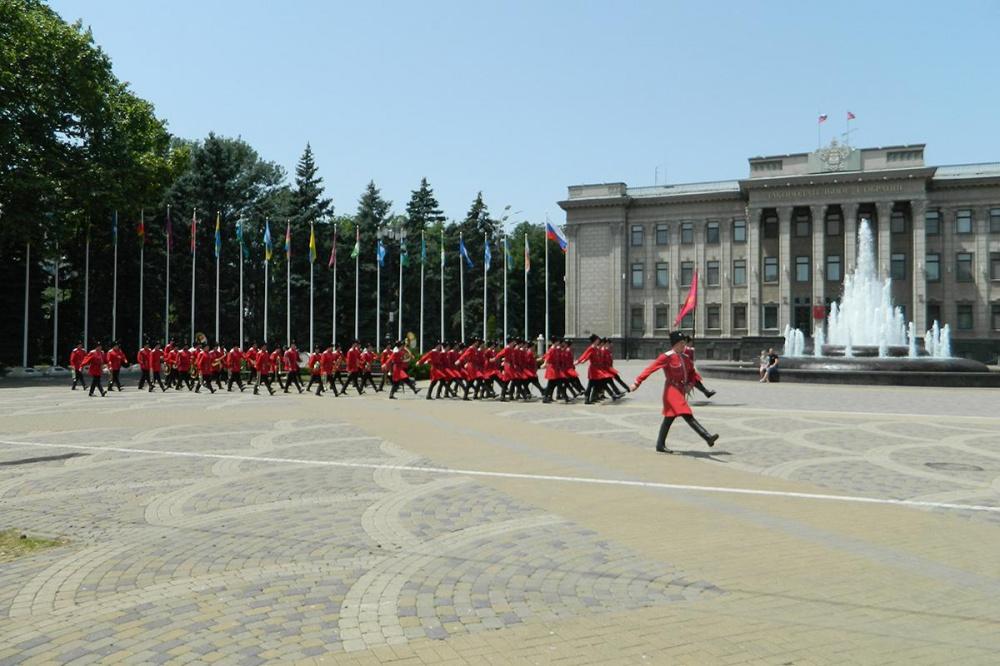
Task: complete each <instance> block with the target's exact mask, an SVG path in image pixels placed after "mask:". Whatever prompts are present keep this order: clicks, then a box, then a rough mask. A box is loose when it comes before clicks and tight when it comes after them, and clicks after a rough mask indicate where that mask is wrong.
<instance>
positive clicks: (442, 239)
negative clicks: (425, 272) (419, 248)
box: [439, 229, 444, 268]
mask: <svg viewBox="0 0 1000 666" xmlns="http://www.w3.org/2000/svg"><path fill="white" fill-rule="evenodd" d="M439 247H440V248H441V268H444V229H442V230H441V244H440V245H439Z"/></svg>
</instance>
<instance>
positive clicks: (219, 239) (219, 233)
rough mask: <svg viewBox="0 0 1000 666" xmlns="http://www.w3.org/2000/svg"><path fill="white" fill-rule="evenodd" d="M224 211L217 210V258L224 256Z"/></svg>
mask: <svg viewBox="0 0 1000 666" xmlns="http://www.w3.org/2000/svg"><path fill="white" fill-rule="evenodd" d="M221 224H222V213H220V212H219V211H215V258H216V259H218V258H219V257H220V256H222V227H221Z"/></svg>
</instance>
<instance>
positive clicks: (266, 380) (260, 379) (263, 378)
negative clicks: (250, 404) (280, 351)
mask: <svg viewBox="0 0 1000 666" xmlns="http://www.w3.org/2000/svg"><path fill="white" fill-rule="evenodd" d="M261 384H263V385H264V386H266V387H267V390H268V392H269V393H270V394H271V395H274V389H273V388H271V375H270V374H267V375H263V374H261V375H257V383H256V384H255V385H254V387H253V392H254V393H259V392H260V385H261Z"/></svg>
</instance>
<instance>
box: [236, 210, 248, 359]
mask: <svg viewBox="0 0 1000 666" xmlns="http://www.w3.org/2000/svg"><path fill="white" fill-rule="evenodd" d="M237 224H239V225H240V248H239V253H240V349H243V243H245V242H246V241H245V240H244V236H243V234H244V233H246V229H244V228H243V219H242V218H240V221H239V222H238V223H237Z"/></svg>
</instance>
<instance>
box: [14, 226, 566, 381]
mask: <svg viewBox="0 0 1000 666" xmlns="http://www.w3.org/2000/svg"><path fill="white" fill-rule="evenodd" d="M197 224H198V209H197V208H195V209H194V211H193V213H192V216H191V258H192V260H191V337H190V340H191V342H192V343H193V342H195V335H196V332H195V305H196V303H195V288H196V266H197V242H196V239H197ZM220 225H221V213H220V212H218V211H217V212H216V221H215V252H214V254H215V340H216V341H218V340H219V339H220V336H221V329H220V262H221V255H222V237H221V228H220ZM236 230H237V231H236V233H237V237H238V240H239V244H240V259H239V317H238V319H239V343H240V346H243V344H244V342H245V334H244V326H243V315H244V312H245V310H244V307H243V303H244V288H243V261H244V258H245V256H246V246H245V244H244V239H243V221H242V219H240V220H238V221H237V227H236ZM545 231H546V236H547V238H548V239H549V240H553V241H555V242H557V243H558V244H559V245H560V248H561V249H562V251H563V252H565V251H566V248H567V242H566V239H565V237H564V236H563V235H562V233H561V232H560V231H559V230H558V229H557V228H556V227H555V226H554V225H552V224H551V222H549V221H548V220H546V226H545ZM112 236H113V241H114V260H113V271H112V275H113V277H112V299H111V337H112V339H114V340H117V315H118V212H117V211H115V212H114V216H113V221H112ZM138 236H139V238H140V246H139V322H138V324H139V327H138V328H139V345H140V346H141V345H142V344H144V341H145V332H144V328H143V323H144V321H143V314H144V296H145V285H144V278H145V210H142V211H140V219H139V227H138ZM166 236H167V246H166V283H165V290H164V291H165V304H164V339H165V340H169V339H170V259H171V251H172V249H173V229H172V223H171V218H170V207H169V206H168V207H167V216H166ZM484 240H485V243H484V250H483V260H484V261H483V277H484V280H483V338H484V339H485V338H486V337H488V312H487V308H486V302H487V296H488V291H487V289H488V285H487V282H488V277H489V270H490V267H491V263H492V252H491V250H490V242H489V237H488V236H486V237H485V238H484ZM420 245H421V260H420V323H419V339H418V345H419V347H420V348H421V349H423V345H424V282H425V267H426V259H427V256H426V241H425V234H424V232H423V231H421V233H420ZM400 246H401V250H400V263H399V284H398V295H399V304H398V311H397V316H398V322H397V331H396V333H397V339H401V338H402V335H403V298H402V297H403V266H404V263H405V262H406V257H407V256H408V255H407V252H406V248H405V245H403V243H402V242H401V243H400ZM264 247H265V260H264V313H263V319H264V336H263V340H264V342H267V332H268V291H269V289H268V286H269V284H270V281H269V266H270V260H271V258H272V254H273V246H272V242H271V233H270V220H268V219H266V218H265V229H264ZM503 251H504V262H503V269H504V280H503V337H504V339H506V338H507V337H508V332H509V329H508V312H507V279H508V278H507V276H508V271H509V264H510V256H511V255H510V246H509V237H508V235H507V234H504V236H503ZM285 252H286V256H287V257H288V258H289V259H290V258H291V226H290V225H288V226H286V230H285ZM386 254H387V252H386V249H385V246H384V245H383V243H382V239H381V238H379V240H378V243H377V250H376V259H377V262H376V329H375V330H376V340H377V341H379V343H380V342H381V320H382V312H381V296H382V294H381V291H382V289H381V268H382V265H383V262H384V260H385V257H386ZM351 256H352V257H353V258H354V262H355V263H354V270H355V280H354V334H355V336H354V337H355V339H358V338H359V335H358V334H359V303H360V264H359V261H360V228H359V227H357V226H355V242H354V248H353V250H352V252H351ZM30 261H31V244H30V243H28V244H27V246H26V252H25V284H24V336H23V354H22V363H23V364H24V365H25V366H27V362H28V314H29V310H28V308H29V295H30ZM315 261H316V237H315V228H314V226H313V225H310V234H309V346H310V348H311V349H312V348H315V327H314V264H315ZM336 261H337V237H336V230H335V231H334V238H333V244H332V247H331V254H330V262H329V264H328V265H329V267H330V268H333V269H334V271H333V315H332V322H331V323H332V337H331V342H332V343H333V342H335V341H336V339H337V271H336V270H335V268H336ZM466 265H467V266H468V267H469V268H472V267H473V266H474V263H473V261H472V258H471V257H470V256H469V253H468V250H467V249H466V246H465V240H464V237H463V235H462V233H461V232H460V233H459V293H460V330H461V339H463V340H465V339H466V338H465V268H466ZM444 269H445V249H444V233H443V232H442V235H441V244H440V290H441V291H440V299H441V312H440V317H441V321H440V337H441V339H444V337H445V316H444ZM285 270H286V273H285V288H286V298H285V308H286V312H285V335H286V341H290V340H291V339H292V335H291V262H290V261H287V262H286V269H285ZM530 270H531V259H530V246H529V243H528V234H527V233H525V234H524V334H525V336H526V337H527V335H528V274H529V272H530ZM59 271H60V262H59V259H58V258H57V259H56V263H55V270H54V273H55V275H54V281H55V284H54V287H55V300H54V307H53V351H52V362H53V365H55V364H56V363H57V361H58V349H57V344H58V343H57V338H58V327H59V324H58V321H59ZM84 273H85V275H84V326H83V333H84V343H85V344H89V341H88V340H87V338H88V335H89V314H90V306H89V301H90V228H89V224H88V229H87V237H86V244H85V259H84ZM548 292H549V288H548V243H546V244H545V339H546V340H548V339H549V332H550V328H549V293H548Z"/></svg>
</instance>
